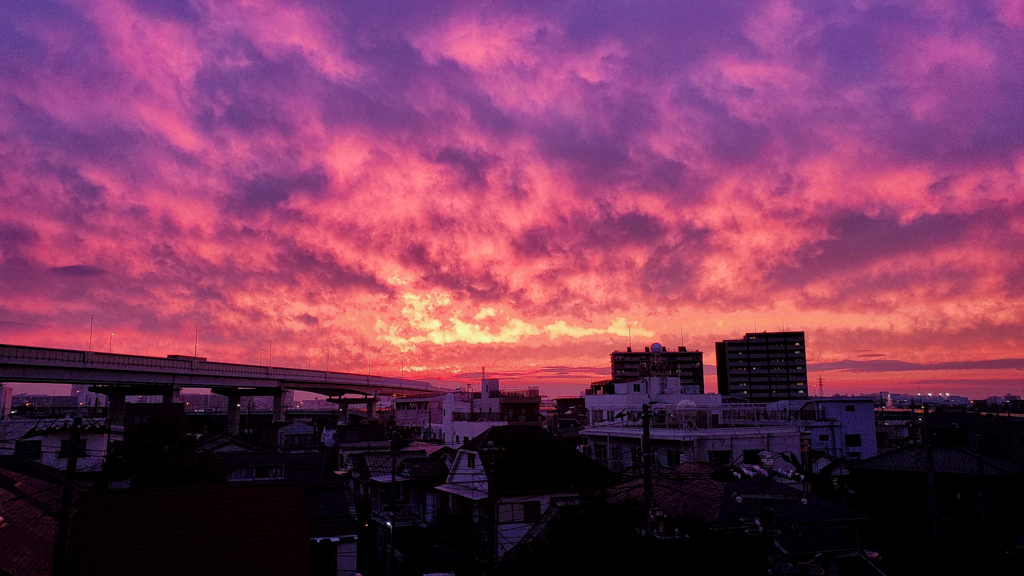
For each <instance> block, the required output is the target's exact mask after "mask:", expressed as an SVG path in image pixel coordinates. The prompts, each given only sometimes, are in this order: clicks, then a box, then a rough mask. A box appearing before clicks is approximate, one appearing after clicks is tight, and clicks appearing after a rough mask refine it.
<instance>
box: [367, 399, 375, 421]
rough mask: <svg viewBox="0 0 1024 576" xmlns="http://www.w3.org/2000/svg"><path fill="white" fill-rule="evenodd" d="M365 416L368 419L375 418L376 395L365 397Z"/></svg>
mask: <svg viewBox="0 0 1024 576" xmlns="http://www.w3.org/2000/svg"><path fill="white" fill-rule="evenodd" d="M366 417H367V418H368V419H370V420H376V419H377V397H376V396H367V397H366Z"/></svg>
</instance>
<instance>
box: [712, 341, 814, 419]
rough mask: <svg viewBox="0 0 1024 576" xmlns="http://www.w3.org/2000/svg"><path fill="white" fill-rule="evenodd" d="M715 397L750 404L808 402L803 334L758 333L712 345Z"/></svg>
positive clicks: (805, 352)
mask: <svg viewBox="0 0 1024 576" xmlns="http://www.w3.org/2000/svg"><path fill="white" fill-rule="evenodd" d="M715 357H716V359H717V362H718V393H719V394H722V395H723V396H736V397H740V398H745V399H748V400H749V401H751V402H772V401H775V400H790V399H803V398H807V351H806V344H805V341H804V333H803V332H757V333H751V334H747V335H745V336H744V337H743V339H741V340H725V341H724V342H717V343H716V344H715Z"/></svg>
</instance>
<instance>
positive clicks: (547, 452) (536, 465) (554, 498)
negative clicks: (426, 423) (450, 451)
mask: <svg viewBox="0 0 1024 576" xmlns="http://www.w3.org/2000/svg"><path fill="white" fill-rule="evenodd" d="M613 482H614V477H613V475H612V474H610V473H609V472H608V471H607V470H606V469H604V468H603V467H601V466H599V465H598V464H597V463H595V462H594V461H593V460H591V459H589V458H587V457H586V456H584V455H583V454H581V453H580V452H578V451H577V450H575V449H573V448H572V447H571V446H569V445H568V444H566V443H564V442H562V441H561V440H559V439H557V438H555V437H554V436H552V435H551V434H550V433H549V432H547V431H545V430H543V429H541V428H537V427H532V426H503V427H492V428H489V429H487V430H486V431H484V432H483V433H482V434H480V435H479V436H477V437H475V438H473V439H471V440H470V441H469V442H466V443H465V444H464V445H463V446H462V447H461V448H460V449H459V451H458V453H457V454H456V455H455V459H454V462H453V464H452V467H451V470H450V471H449V473H448V477H447V480H446V482H445V483H444V484H441V485H438V486H437V487H436V490H437V491H438V492H439V494H438V510H437V523H436V526H437V528H438V529H439V530H441V531H442V532H443V533H446V534H448V535H450V542H451V546H452V548H453V551H454V552H455V554H457V555H462V556H466V557H471V558H476V559H477V560H479V561H481V562H483V563H485V564H486V563H489V562H493V561H497V560H500V559H501V557H502V556H504V555H505V554H506V553H507V552H508V551H509V550H511V549H513V548H514V547H515V546H517V545H518V544H520V543H522V542H524V541H529V540H531V539H533V538H536V537H537V536H538V535H539V534H540V532H541V531H543V529H544V528H545V526H546V524H547V522H548V521H550V519H551V518H552V517H553V516H554V515H555V514H556V513H557V511H558V509H559V508H560V507H564V506H568V505H574V504H577V503H578V502H579V501H580V499H581V498H586V497H587V496H589V495H590V494H592V493H594V492H595V491H598V490H601V489H603V488H606V487H608V486H610V485H611V484H612V483H613Z"/></svg>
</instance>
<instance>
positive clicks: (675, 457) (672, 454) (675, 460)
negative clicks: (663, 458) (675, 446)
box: [668, 450, 680, 468]
mask: <svg viewBox="0 0 1024 576" xmlns="http://www.w3.org/2000/svg"><path fill="white" fill-rule="evenodd" d="M679 460H680V458H679V452H676V451H675V450H669V451H668V465H669V466H670V467H673V468H674V467H676V466H679Z"/></svg>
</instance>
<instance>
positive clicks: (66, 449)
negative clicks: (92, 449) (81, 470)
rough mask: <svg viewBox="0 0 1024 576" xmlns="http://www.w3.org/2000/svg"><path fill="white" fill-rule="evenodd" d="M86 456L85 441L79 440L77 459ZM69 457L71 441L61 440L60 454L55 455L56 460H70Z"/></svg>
mask: <svg viewBox="0 0 1024 576" xmlns="http://www.w3.org/2000/svg"><path fill="white" fill-rule="evenodd" d="M86 454H87V451H86V448H85V441H84V440H79V441H78V457H79V458H85V456H86ZM70 457H71V440H61V441H60V452H59V453H58V454H57V458H65V459H67V458H70Z"/></svg>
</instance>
